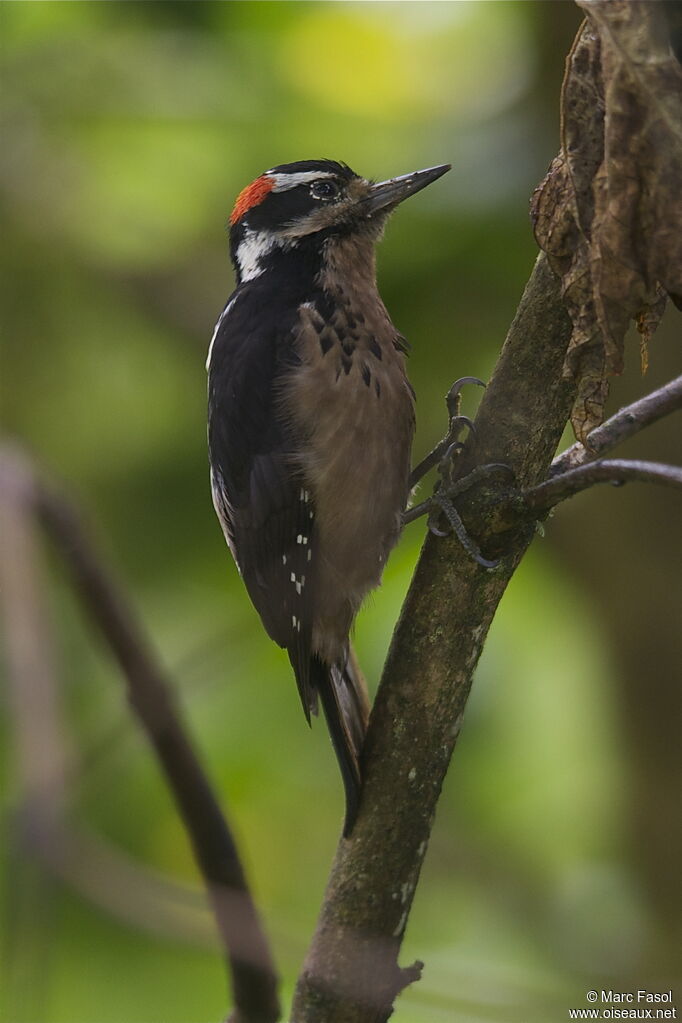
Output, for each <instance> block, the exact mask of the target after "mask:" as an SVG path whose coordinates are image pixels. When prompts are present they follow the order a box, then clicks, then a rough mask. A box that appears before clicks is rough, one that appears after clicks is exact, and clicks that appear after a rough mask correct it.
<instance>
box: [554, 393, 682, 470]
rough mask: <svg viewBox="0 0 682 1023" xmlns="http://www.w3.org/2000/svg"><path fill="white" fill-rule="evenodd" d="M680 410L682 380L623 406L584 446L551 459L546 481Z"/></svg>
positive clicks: (588, 460) (592, 458)
mask: <svg viewBox="0 0 682 1023" xmlns="http://www.w3.org/2000/svg"><path fill="white" fill-rule="evenodd" d="M680 409H682V376H679V377H677V378H676V379H675V380H671V381H670V382H669V383H667V384H664V386H663V387H659V388H658V390H656V391H652V392H651V394H647V395H645V396H644V397H643V398H640V399H639V400H638V401H634V402H633V403H632V404H631V405H626V406H625V408H622V409H620V410H619V411H618V412H616V414H615V415H613V416H611V418H610V419H607V420H606V422H604V423H602V425H601V426H598V427H597V428H596V429H594V430H592V432H591V433H590V435H589V436H588V438H587V445H585V444H581V443H580V441H576V443H575V444H573V445H571V447H570V448H567V449H566V451H564V452H563V453H562V454H561V455H559V456H558V457H557V458H555V459H554V461H553V462H552V465H551V467H550V470H549V478H550V479H552V478H553V477H554V476H558V475H560V474H561V473H564V472H566V471H567V470H568V469H575V468H577V467H578V466H579V465H584V464H585V463H586V462H591V461H593V460H594V459H596V458H599V456H600V455H604V454H606V452H607V451H611V450H612V449H613V448H615V447H616V446H617V445H618V444H622V442H623V441H624V440H628V438H630V437H633V436H634V435H635V434H636V433H639V431H640V430H643V429H644V428H645V427H646V426H650V425H651V424H652V423H655V422H656V421H657V420H658V419H662V418H663V416H668V415H670V413H671V412H677V411H679V410H680Z"/></svg>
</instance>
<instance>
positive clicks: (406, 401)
mask: <svg viewBox="0 0 682 1023" xmlns="http://www.w3.org/2000/svg"><path fill="white" fill-rule="evenodd" d="M449 169H450V165H449V164H444V165H442V166H438V167H430V168H428V169H426V170H420V171H415V172H414V173H412V174H405V175H403V176H402V177H397V178H392V179H390V180H387V181H382V182H379V183H378V184H377V183H374V182H372V181H370V180H367V179H365V178H362V177H360V176H359V175H358V174H356V173H355V172H354V171H352V170H351V169H350V167H348V166H347V165H346V164H343V163H337V162H336V161H333V160H308V161H301V162H297V163H287V164H280V165H279V166H277V167H273V168H271V169H270V170H268V171H266V172H265V173H264V174H261V175H260V177H258V178H256V180H255V181H253V182H252V183H251V184H250V185H248V186H247V187H246V188H244V189H243V191H242V192H240V193H239V195H238V197H237V200H236V202H235V205H234V209H233V210H232V215H231V217H230V254H231V258H232V262H233V264H234V270H235V274H236V289H235V291H234V292H233V293H232V295H231V297H230V298H229V300H228V302H227V304H226V305H225V308H224V309H223V311H222V313H221V315H220V318H219V320H218V322H217V324H216V327H215V330H214V332H213V337H212V339H211V343H210V347H209V352H208V359H207V363H206V366H207V370H208V443H209V461H210V469H211V490H212V495H213V503H214V506H215V510H216V513H217V515H218V518H219V520H220V523H221V526H222V529H223V532H224V534H225V538H226V540H227V543H228V546H229V548H230V550H231V552H232V555H233V557H234V559H235V561H236V563H237V567H238V569H239V572H240V574H241V576H242V579H243V581H244V583H245V585H246V588H247V591H248V593H249V596H250V598H251V600H252V602H253V604H254V606H255V608H256V610H257V611H258V613H259V615H260V617H261V619H262V622H263V625H264V627H265V629H266V631H267V633H268V635H269V636H270V637H271V638H272V639H273V640H274V641H275V642H276V643H278V644H279V645H280V646H281V647H284V648H286V650H287V652H288V655H289V659H290V661H291V665H292V667H293V670H294V674H295V676H296V682H297V685H298V691H299V695H300V698H301V702H302V704H303V710H304V713H305V715H306V718H307V720H308V723H310V715H311V714H316V713H317V710H318V701H319V702H320V703H321V704H322V708H323V711H324V715H325V717H326V720H327V725H328V728H329V732H330V736H331V740H332V744H333V746H334V750H335V752H336V756H337V758H338V761H339V766H340V768H341V774H342V777H343V782H344V788H345V793H346V819H345V825H344V833H345V834H346V835H347V834H349V833H350V830H351V829H352V826H353V823H354V821H355V817H356V814H357V810H358V805H359V797H360V786H361V780H362V779H361V770H360V754H361V750H362V745H363V741H364V737H365V731H366V727H367V720H368V716H369V702H368V698H367V692H366V688H365V683H364V680H363V678H362V675H361V673H360V670H359V668H358V665H357V663H356V661H355V658H354V655H353V651H352V648H351V644H350V639H349V636H350V632H351V628H352V625H353V621H354V618H355V616H356V614H357V612H358V609H359V607H360V605H361V603H362V601H363V599H364V597H365V596H366V594H367V593H368V592H369V591H370V590H371V589H373V588H374V587H376V586H378V585H379V583H380V580H381V575H382V572H383V569H384V565H385V564H386V559H387V557H388V554H389V552H390V550H391V548H392V547H393V546H394V545H395V543H396V541H397V539H398V536H399V533H400V529H401V525H402V514H403V512H404V510H405V507H406V503H407V498H408V491H409V486H408V480H409V475H410V451H411V445H412V436H413V432H414V392H413V390H412V388H411V386H410V384H409V381H408V379H407V375H406V370H405V358H406V354H407V349H408V345H407V342H406V340H405V338H404V337H403V336H402V335H401V334H400V333H399V331H398V330H397V329H396V328H395V327H394V326H393V324H392V322H391V319H390V317H389V315H388V312H387V311H386V308H385V306H384V304H383V302H382V300H381V297H380V295H379V292H378V289H377V283H376V269H375V247H376V243H377V242H378V241H379V239H380V237H381V235H382V232H383V229H384V226H385V224H386V221H387V219H388V216H389V214H390V213H391V212H392V210H393V209H395V207H396V206H397V205H398V203H400V202H402V200H403V199H406V198H407V197H408V196H410V195H413V194H414V193H415V192H418V191H420V190H421V189H422V188H424V187H425V186H426V185H428V184H430V183H431V182H433V181H435V180H436V179H437V178H439V177H440V176H441V175H442V174H444V173H445V172H446V171H447V170H449Z"/></svg>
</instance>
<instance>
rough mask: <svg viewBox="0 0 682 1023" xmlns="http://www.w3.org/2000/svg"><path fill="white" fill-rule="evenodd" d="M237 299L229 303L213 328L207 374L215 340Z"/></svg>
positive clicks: (233, 297) (207, 357) (233, 298)
mask: <svg viewBox="0 0 682 1023" xmlns="http://www.w3.org/2000/svg"><path fill="white" fill-rule="evenodd" d="M236 297H237V296H236V295H233V296H232V298H231V299H230V301H229V302H228V303H227V305H226V306H225V308H224V309H223V311H222V313H221V314H220V316H219V317H218V322H217V323H216V325H215V327H214V328H213V336H212V337H211V342H210V344H209V346H208V355H207V356H206V372H208V369H209V366H210V365H211V355H212V354H213V345H214V343H215V339H216V338H217V336H218V331H219V330H220V326H221V324H222V322H223V320H224V319H225V317H226V316H227V314H228V313H229V311H230V309H231V308H232V306H233V305H234V302H235V299H236Z"/></svg>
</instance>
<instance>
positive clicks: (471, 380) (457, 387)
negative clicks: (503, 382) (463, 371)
mask: <svg viewBox="0 0 682 1023" xmlns="http://www.w3.org/2000/svg"><path fill="white" fill-rule="evenodd" d="M465 384H476V386H477V387H485V384H484V383H483V381H482V380H479V379H478V377H460V378H459V379H458V380H455V382H454V384H452V386H451V387H450V390H449V391H448V398H449V397H451V396H452V395H454V394H459V392H460V391H461V390H462V388H463V387H464V385H465Z"/></svg>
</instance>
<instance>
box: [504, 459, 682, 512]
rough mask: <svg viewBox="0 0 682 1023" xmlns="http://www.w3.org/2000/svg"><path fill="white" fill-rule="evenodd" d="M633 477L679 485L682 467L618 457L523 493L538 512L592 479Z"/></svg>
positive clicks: (590, 483) (617, 480)
mask: <svg viewBox="0 0 682 1023" xmlns="http://www.w3.org/2000/svg"><path fill="white" fill-rule="evenodd" d="M635 480H636V481H638V482H640V483H660V484H662V485H663V486H667V487H678V488H680V489H682V469H679V468H678V467H677V466H675V465H662V464H661V463H659V462H636V461H627V460H624V459H617V458H614V459H611V460H608V461H603V462H589V463H588V464H587V465H580V466H577V467H576V468H575V469H569V470H568V471H567V472H564V473H562V474H561V476H555V477H554V478H553V479H549V480H545V482H544V483H538V485H537V486H535V487H530V488H529V489H528V490H525V491H524V493H523V497H524V500H525V502H526V504H527V505H528V507H529V508H532V509H533V511H535V512H538V513H540V512H546V511H549V509H550V508H553V507H554V505H555V504H558V503H559V501H565V500H566V498H568V497H573V495H574V494H578V493H580V491H581V490H587V488H588V487H592V486H594V484H595V483H612V484H613V485H614V486H618V485H619V484H621V483H629V482H632V481H635Z"/></svg>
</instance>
